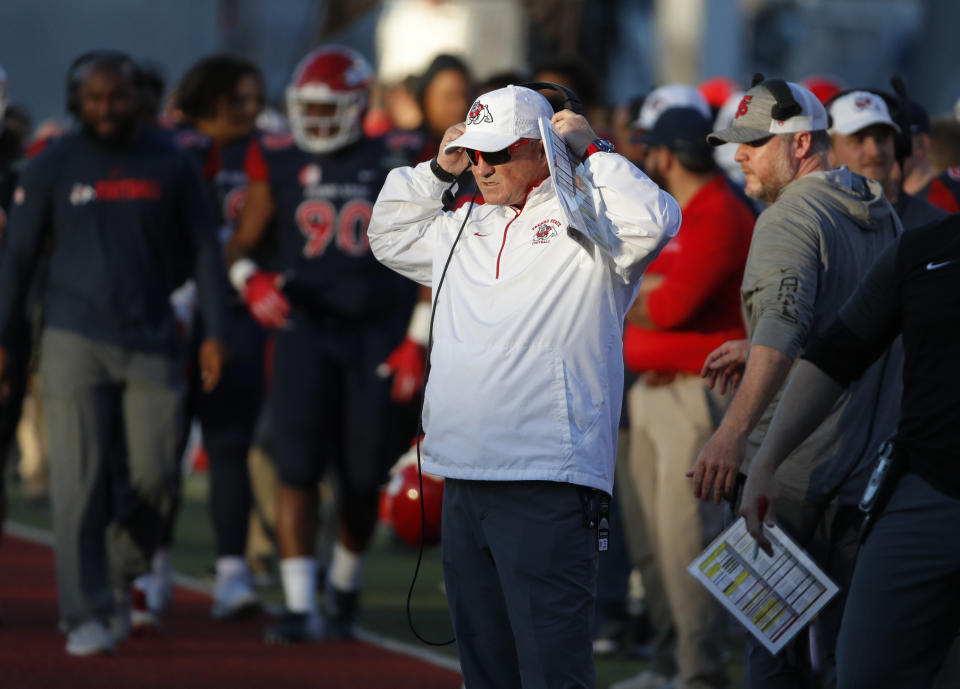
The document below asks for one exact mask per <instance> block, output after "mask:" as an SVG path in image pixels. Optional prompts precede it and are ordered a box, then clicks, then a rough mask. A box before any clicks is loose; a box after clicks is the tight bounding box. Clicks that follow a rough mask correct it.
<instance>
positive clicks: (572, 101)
mask: <svg viewBox="0 0 960 689" xmlns="http://www.w3.org/2000/svg"><path fill="white" fill-rule="evenodd" d="M517 86H519V87H521V88H526V89H530V90H532V91H537V92H538V93H539V92H540V91H558V92H560V93H561V94H563V100H562V101H561V102H560V103H559V105H558V104H557V103H555V102H554V101H555V100H557V99H556V98H554V100H553V101H551V100H550V99H549V98H547V102H548V103H550V107H552V108H553V111H554V112H560V111H561V110H569V111H571V112H574V113H576V114H577V115H582V114H583V104H582V103H581V102H580V97H579V96H577V94H575V93H574V92H573V91H572V90H570V89H568V88H567V87H566V86H561V85H560V84H554V83H553V82H552V81H528V82H526V83H523V84H517ZM541 95H542V94H541ZM544 98H546V96H544Z"/></svg>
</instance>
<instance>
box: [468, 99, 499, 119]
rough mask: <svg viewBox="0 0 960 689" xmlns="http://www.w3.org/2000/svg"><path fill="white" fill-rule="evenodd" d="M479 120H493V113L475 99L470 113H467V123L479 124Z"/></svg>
mask: <svg viewBox="0 0 960 689" xmlns="http://www.w3.org/2000/svg"><path fill="white" fill-rule="evenodd" d="M481 122H493V115H491V114H490V108H488V107H487V106H486V105H484V104H483V103H481V102H480V101H477V102H476V103H474V104H473V107H472V108H470V113H469V114H468V115H467V124H479V123H481Z"/></svg>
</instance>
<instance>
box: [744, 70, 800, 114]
mask: <svg viewBox="0 0 960 689" xmlns="http://www.w3.org/2000/svg"><path fill="white" fill-rule="evenodd" d="M754 86H763V87H764V88H765V89H767V90H768V91H769V92H770V94H771V95H772V96H773V99H774V101H775V102H774V104H773V107H772V108H770V116H771V117H772V118H773V119H775V120H788V119H790V118H791V117H795V116H797V115H799V114H800V113H802V112H803V107H802V106H801V105H800V104H799V103H798V102H797V99H796V98H794V97H793V91H791V90H790V86H789V84H787V82H785V81H784V80H783V79H764V78H763V75H762V74H761V73H760V72H757V73H756V74H754V75H753V81H752V82H751V83H750V88H753V87H754Z"/></svg>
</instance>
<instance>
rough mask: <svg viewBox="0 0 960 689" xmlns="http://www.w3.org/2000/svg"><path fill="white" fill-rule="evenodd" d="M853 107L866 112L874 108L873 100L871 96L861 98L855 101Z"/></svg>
mask: <svg viewBox="0 0 960 689" xmlns="http://www.w3.org/2000/svg"><path fill="white" fill-rule="evenodd" d="M853 107H855V108H856V109H857V110H866V109H867V108H872V107H873V98H871V97H870V96H860V97H859V98H856V99H855V100H854V101H853Z"/></svg>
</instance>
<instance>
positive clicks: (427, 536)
mask: <svg viewBox="0 0 960 689" xmlns="http://www.w3.org/2000/svg"><path fill="white" fill-rule="evenodd" d="M386 496H387V511H388V513H389V515H390V523H391V524H393V529H394V531H396V533H397V536H399V537H400V540H402V541H404V542H405V543H409V544H410V545H413V546H419V545H420V530H421V529H420V525H421V519H420V482H419V481H418V480H417V465H416V464H407V465H406V466H405V467H403V468H402V469H400V470H399V471H398V472H396V473H395V474H394V475H393V478H392V479H391V480H390V483H389V484H388V485H387V490H386ZM442 507H443V479H442V478H441V477H439V476H434V475H433V474H428V473H426V472H424V474H423V512H424V517H425V521H424V522H423V526H424V528H423V544H424V545H436V544H437V543H439V542H440V515H441V510H442Z"/></svg>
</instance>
